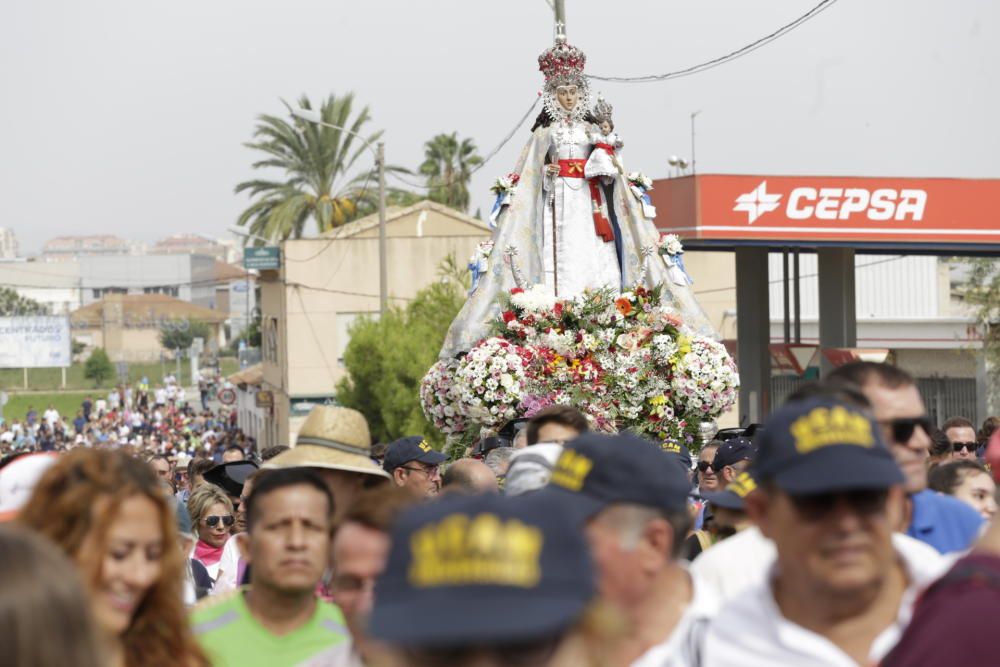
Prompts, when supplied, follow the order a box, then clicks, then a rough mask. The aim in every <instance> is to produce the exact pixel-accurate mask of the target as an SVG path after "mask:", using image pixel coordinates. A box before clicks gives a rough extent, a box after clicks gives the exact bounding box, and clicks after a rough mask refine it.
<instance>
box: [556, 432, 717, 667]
mask: <svg viewBox="0 0 1000 667" xmlns="http://www.w3.org/2000/svg"><path fill="white" fill-rule="evenodd" d="M690 487H691V484H690V482H689V480H688V477H687V475H686V474H685V471H684V468H683V467H682V466H679V465H677V462H676V461H675V460H674V459H673V458H672V456H671V455H670V454H668V453H667V452H664V451H663V450H662V449H660V448H659V447H658V446H657V445H654V444H653V443H651V442H648V441H646V440H643V439H641V438H638V437H636V436H633V435H624V434H623V435H616V436H609V435H601V434H597V433H586V434H584V435H581V436H580V437H578V438H576V439H575V440H572V441H570V442H569V444H567V445H566V447H565V449H564V450H563V452H562V454H561V455H560V456H559V459H558V460H557V461H556V465H555V469H554V470H553V471H552V478H551V480H550V481H549V486H548V487H547V488H546V489H544V490H542V491H540V492H538V493H541V494H545V495H549V496H553V497H554V498H557V499H559V500H561V501H562V502H565V503H566V504H567V505H568V506H569V508H570V512H571V514H572V515H573V516H574V517H575V518H576V520H577V521H579V522H580V523H581V524H583V525H584V532H585V534H586V536H587V541H588V542H589V543H590V547H591V552H592V555H593V557H594V563H595V565H596V566H597V572H598V591H599V592H600V595H601V598H602V599H603V600H604V601H605V602H607V603H608V604H609V605H610V606H613V607H615V608H617V609H618V610H619V611H620V612H621V613H622V615H623V616H624V617H625V620H626V622H627V626H628V633H627V636H625V637H624V638H623V640H622V641H621V642H620V643H619V644H618V645H616V646H615V647H614V650H613V651H612V653H613V655H614V661H613V664H615V665H618V666H622V667H624V666H627V665H632V666H633V667H673V666H674V665H688V664H694V663H695V662H696V655H695V653H696V649H697V646H698V645H699V642H698V639H699V637H700V636H701V633H702V631H703V630H704V627H705V625H706V623H707V620H708V619H709V618H711V617H712V616H713V615H714V614H715V612H716V609H717V603H716V599H715V597H714V596H713V595H712V591H711V589H710V588H709V587H707V586H703V585H701V584H700V583H699V582H698V580H697V579H696V578H695V577H693V576H692V575H691V573H690V572H689V571H688V569H687V567H686V564H685V563H684V562H683V561H680V560H678V554H679V551H680V548H681V545H682V544H683V541H684V537H685V535H687V532H688V530H689V529H690V527H691V516H690V514H689V512H688V507H687V496H688V492H689V491H690Z"/></svg>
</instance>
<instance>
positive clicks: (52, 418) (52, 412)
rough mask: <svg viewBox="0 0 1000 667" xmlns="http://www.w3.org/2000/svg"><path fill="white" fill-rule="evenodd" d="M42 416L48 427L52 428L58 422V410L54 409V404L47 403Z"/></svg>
mask: <svg viewBox="0 0 1000 667" xmlns="http://www.w3.org/2000/svg"><path fill="white" fill-rule="evenodd" d="M42 418H43V419H44V420H45V423H46V424H48V425H49V428H50V429H52V428H54V427H55V425H56V424H57V423H58V422H59V411H58V410H56V406H54V405H52V404H51V403H49V409H48V410H46V411H45V413H44V414H43V415H42Z"/></svg>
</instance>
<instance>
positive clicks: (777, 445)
mask: <svg viewBox="0 0 1000 667" xmlns="http://www.w3.org/2000/svg"><path fill="white" fill-rule="evenodd" d="M758 443H759V449H758V452H757V456H756V458H755V460H754V463H753V465H752V467H751V474H752V475H753V477H754V479H755V480H756V481H757V484H758V487H759V488H758V489H757V491H756V492H755V493H751V494H749V495H748V496H747V497H746V500H745V502H746V507H747V511H748V513H749V514H750V516H751V518H753V519H754V521H755V522H756V523H757V525H758V526H759V527H760V530H761V531H762V532H763V533H764V535H766V536H767V537H768V538H770V539H771V540H773V542H774V545H775V547H776V549H777V560H776V562H775V564H774V565H773V566H772V568H771V570H770V572H769V573H768V576H767V578H766V579H765V580H764V581H763V582H761V583H759V584H757V585H755V586H752V587H751V588H749V589H748V590H746V591H745V592H744V593H743V594H741V595H740V596H738V597H737V598H735V599H734V600H733V601H731V602H730V603H729V604H727V605H726V606H725V607H724V608H723V610H722V611H721V612H720V613H719V614H718V616H716V618H715V619H714V620H713V621H712V623H711V625H710V626H709V629H708V632H707V634H706V636H705V641H704V645H703V650H702V662H701V664H702V665H703V666H704V667H728V666H730V665H732V666H733V667H736V666H739V667H757V666H760V667H764V666H765V665H767V666H768V667H770V666H772V665H810V666H819V665H831V666H832V665H859V664H860V665H869V664H877V663H878V662H879V660H881V658H883V657H884V656H885V655H886V653H887V652H888V651H889V649H891V648H892V646H893V645H894V644H895V643H896V642H897V641H898V639H899V636H900V634H901V633H902V631H903V629H904V628H905V624H906V623H907V622H908V620H909V616H910V611H911V608H912V605H913V603H914V601H915V599H916V597H917V596H918V594H919V592H920V590H921V589H922V588H923V587H925V586H926V585H927V584H929V583H930V582H931V581H933V580H934V579H935V578H936V577H937V576H938V575H939V574H940V573H941V571H942V569H943V565H944V564H943V563H942V562H941V558H940V557H939V556H938V555H937V554H935V553H934V551H933V550H932V549H929V548H927V547H926V545H923V544H920V543H919V542H917V541H915V540H913V539H910V538H907V537H906V536H903V535H898V534H897V535H894V534H893V528H894V527H895V526H896V525H897V524H898V522H899V520H900V517H901V513H902V508H903V499H904V488H903V485H904V477H903V474H902V473H901V472H900V470H899V467H898V466H897V465H896V462H895V460H894V459H893V456H892V453H891V452H890V451H889V449H888V448H887V447H886V445H885V443H884V442H883V440H882V436H881V430H880V429H879V427H878V425H877V424H876V423H875V422H874V421H873V420H872V419H871V417H870V416H869V415H868V413H867V412H865V411H863V410H862V409H861V408H858V407H855V406H851V405H848V404H846V403H842V402H838V401H836V400H833V399H831V398H829V397H825V396H820V397H816V398H811V399H807V400H802V401H795V402H792V403H789V404H787V405H786V406H785V407H783V408H782V409H781V410H779V411H778V412H776V413H774V415H772V417H771V419H770V420H768V423H767V424H766V425H765V428H764V432H763V434H762V435H761V437H760V439H759V441H758ZM734 628H739V631H738V632H734Z"/></svg>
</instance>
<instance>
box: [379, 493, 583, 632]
mask: <svg viewBox="0 0 1000 667" xmlns="http://www.w3.org/2000/svg"><path fill="white" fill-rule="evenodd" d="M562 509H563V508H562V507H561V505H560V504H559V503H557V502H553V501H552V500H551V499H546V498H544V497H542V496H541V495H539V494H527V495H524V496H517V497H508V496H500V495H481V496H447V497H444V498H442V499H440V500H437V501H435V502H433V503H427V504H424V505H419V506H416V507H415V508H413V509H411V510H409V511H408V512H406V513H404V514H403V515H402V516H401V517H400V518H399V520H398V521H397V522H396V524H395V526H394V527H393V530H392V535H391V537H392V546H391V547H390V550H389V558H388V560H387V561H386V567H385V570H384V572H383V573H382V575H381V576H380V577H379V578H378V580H377V582H376V584H375V606H374V608H373V610H372V615H371V622H370V626H369V627H370V631H371V634H372V636H374V637H375V638H377V639H378V640H380V641H383V642H387V643H389V644H394V645H397V646H401V647H409V648H435V647H447V646H467V645H473V644H476V645H480V644H502V643H517V642H530V641H533V640H537V639H542V638H545V637H549V636H552V635H553V634H557V633H559V632H561V631H564V630H565V629H567V628H569V627H570V626H571V625H572V624H573V623H574V622H575V621H576V620H577V619H578V618H579V617H580V615H581V614H582V613H583V611H584V609H585V608H586V607H587V605H588V604H589V603H590V601H591V600H592V599H593V598H594V596H595V594H596V589H595V574H594V569H593V564H592V562H591V560H590V555H589V550H588V548H587V543H586V540H585V539H584V536H583V532H582V531H581V530H580V528H579V526H574V525H573V523H572V521H570V520H568V518H567V517H566V516H565V515H564V514H563V513H562Z"/></svg>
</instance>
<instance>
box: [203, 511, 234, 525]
mask: <svg viewBox="0 0 1000 667" xmlns="http://www.w3.org/2000/svg"><path fill="white" fill-rule="evenodd" d="M220 521H221V522H222V525H223V526H225V527H226V528H229V527H230V526H232V525H233V521H235V519H233V515H232V514H226V515H224V516H217V515H214V514H213V515H212V516H206V517H205V525H206V526H208V527H209V528H215V527H216V526H218V525H219V522H220Z"/></svg>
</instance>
